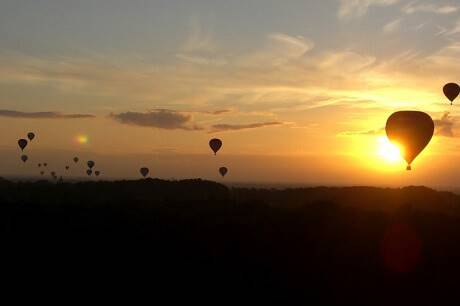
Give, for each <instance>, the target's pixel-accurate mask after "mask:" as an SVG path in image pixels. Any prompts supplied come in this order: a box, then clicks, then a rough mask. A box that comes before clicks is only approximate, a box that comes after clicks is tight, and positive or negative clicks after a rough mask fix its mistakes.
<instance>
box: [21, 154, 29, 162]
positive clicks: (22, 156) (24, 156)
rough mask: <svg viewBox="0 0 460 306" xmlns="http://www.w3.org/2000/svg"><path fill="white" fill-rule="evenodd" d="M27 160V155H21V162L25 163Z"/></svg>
mask: <svg viewBox="0 0 460 306" xmlns="http://www.w3.org/2000/svg"><path fill="white" fill-rule="evenodd" d="M28 159H29V157H27V155H21V160H22V161H23V162H26V161H27V160H28Z"/></svg>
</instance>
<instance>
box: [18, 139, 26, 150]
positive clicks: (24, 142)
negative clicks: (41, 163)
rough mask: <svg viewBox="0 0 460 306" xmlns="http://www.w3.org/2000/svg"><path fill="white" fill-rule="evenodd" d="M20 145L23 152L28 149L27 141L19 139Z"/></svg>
mask: <svg viewBox="0 0 460 306" xmlns="http://www.w3.org/2000/svg"><path fill="white" fill-rule="evenodd" d="M18 145H19V147H20V148H21V151H24V149H25V148H26V147H27V140H26V139H19V140H18Z"/></svg>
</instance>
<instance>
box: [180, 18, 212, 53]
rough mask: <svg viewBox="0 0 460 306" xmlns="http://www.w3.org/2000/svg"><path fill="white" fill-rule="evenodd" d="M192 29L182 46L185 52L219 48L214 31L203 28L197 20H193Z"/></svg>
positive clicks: (207, 50)
mask: <svg viewBox="0 0 460 306" xmlns="http://www.w3.org/2000/svg"><path fill="white" fill-rule="evenodd" d="M190 29H191V31H190V34H189V36H188V37H187V40H186V41H185V43H184V44H183V45H182V48H181V49H182V50H183V51H184V52H213V51H215V50H216V49H217V44H216V43H215V41H214V35H213V33H212V32H211V31H209V30H207V29H205V28H203V26H202V25H201V24H200V23H199V22H198V21H197V20H192V22H191V24H190Z"/></svg>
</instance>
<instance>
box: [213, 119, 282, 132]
mask: <svg viewBox="0 0 460 306" xmlns="http://www.w3.org/2000/svg"><path fill="white" fill-rule="evenodd" d="M283 124H284V123H283V122H279V121H271V122H259V123H249V124H215V125H213V126H212V131H211V132H223V131H240V130H248V129H257V128H263V127H268V126H279V125H283Z"/></svg>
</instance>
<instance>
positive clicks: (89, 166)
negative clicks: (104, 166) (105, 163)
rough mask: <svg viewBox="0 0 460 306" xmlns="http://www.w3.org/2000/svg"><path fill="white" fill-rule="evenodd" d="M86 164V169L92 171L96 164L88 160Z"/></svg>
mask: <svg viewBox="0 0 460 306" xmlns="http://www.w3.org/2000/svg"><path fill="white" fill-rule="evenodd" d="M86 164H87V165H88V168H90V169H93V167H94V165H95V164H96V163H95V162H93V161H92V160H89V161H88V162H87V163H86Z"/></svg>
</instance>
